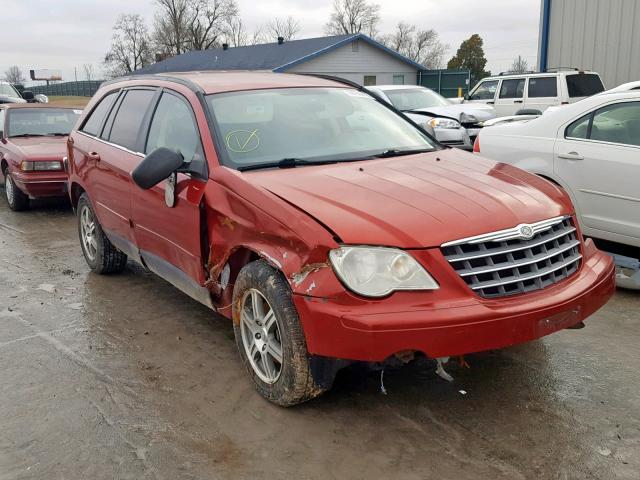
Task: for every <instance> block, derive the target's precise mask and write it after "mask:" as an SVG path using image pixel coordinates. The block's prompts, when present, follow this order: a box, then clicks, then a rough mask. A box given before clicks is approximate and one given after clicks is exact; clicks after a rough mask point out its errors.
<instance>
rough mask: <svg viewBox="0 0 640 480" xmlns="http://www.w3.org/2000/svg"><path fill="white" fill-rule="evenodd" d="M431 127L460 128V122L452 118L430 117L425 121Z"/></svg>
mask: <svg viewBox="0 0 640 480" xmlns="http://www.w3.org/2000/svg"><path fill="white" fill-rule="evenodd" d="M427 124H428V125H429V126H431V128H446V129H453V130H457V129H458V128H460V122H457V121H456V120H453V119H451V118H432V119H431V120H429V121H428V122H427Z"/></svg>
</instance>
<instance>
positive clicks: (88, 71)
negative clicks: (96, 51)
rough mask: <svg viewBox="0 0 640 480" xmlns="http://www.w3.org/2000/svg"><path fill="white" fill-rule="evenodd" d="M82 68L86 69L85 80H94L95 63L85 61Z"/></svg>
mask: <svg viewBox="0 0 640 480" xmlns="http://www.w3.org/2000/svg"><path fill="white" fill-rule="evenodd" d="M82 70H84V78H85V80H88V81H91V80H93V65H91V64H90V63H85V64H84V65H82Z"/></svg>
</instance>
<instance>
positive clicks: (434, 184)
mask: <svg viewBox="0 0 640 480" xmlns="http://www.w3.org/2000/svg"><path fill="white" fill-rule="evenodd" d="M243 175H244V176H246V177H245V178H246V179H247V180H248V181H249V182H251V183H253V184H255V185H257V186H259V187H262V188H264V189H266V190H268V191H269V192H271V193H273V194H274V195H277V196H278V197H280V198H281V199H283V200H284V201H286V202H288V203H289V204H291V205H293V206H294V207H296V208H298V209H299V210H301V211H303V212H306V213H307V214H308V215H310V216H311V217H313V218H315V219H316V220H317V221H318V222H320V223H321V224H322V225H324V226H325V227H326V228H327V229H329V230H330V231H331V232H333V233H335V234H336V235H337V236H338V237H339V238H340V240H341V241H342V242H344V243H347V244H365V245H387V246H396V247H402V248H421V247H432V246H439V245H441V244H442V243H445V242H447V241H451V240H457V239H461V238H466V237H470V236H473V235H478V234H481V233H488V232H492V231H496V230H502V229H505V228H510V227H514V226H516V225H518V224H519V223H532V222H536V221H539V220H544V219H547V218H552V217H556V216H559V215H563V214H567V213H570V212H571V206H570V203H568V202H567V200H566V196H565V195H564V194H563V193H562V192H561V191H560V190H559V189H557V188H556V187H554V186H553V185H552V184H551V183H549V182H546V181H544V180H542V179H539V178H538V177H535V176H533V175H531V174H529V173H527V172H525V171H523V170H520V169H517V168H515V167H512V166H510V165H506V164H501V163H496V162H493V161H489V160H486V159H483V158H481V157H478V156H474V155H472V154H469V153H466V152H462V151H458V150H455V149H451V150H440V151H436V152H433V153H426V154H419V155H411V156H406V157H396V158H388V159H379V160H371V161H363V162H355V163H340V164H334V165H324V166H307V167H298V168H296V169H295V170H292V169H286V170H282V169H281V170H275V169H274V170H262V171H255V172H245V173H244V174H243Z"/></svg>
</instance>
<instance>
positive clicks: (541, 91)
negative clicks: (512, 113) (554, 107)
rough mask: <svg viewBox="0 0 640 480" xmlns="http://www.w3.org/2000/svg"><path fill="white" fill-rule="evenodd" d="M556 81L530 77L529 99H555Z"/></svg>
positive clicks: (554, 78)
mask: <svg viewBox="0 0 640 480" xmlns="http://www.w3.org/2000/svg"><path fill="white" fill-rule="evenodd" d="M557 96H558V80H557V79H556V77H530V78H529V90H528V97H529V98H542V97H557Z"/></svg>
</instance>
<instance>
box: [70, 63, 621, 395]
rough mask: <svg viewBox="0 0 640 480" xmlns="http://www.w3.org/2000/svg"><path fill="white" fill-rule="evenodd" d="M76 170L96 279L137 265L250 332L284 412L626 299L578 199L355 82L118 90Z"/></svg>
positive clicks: (176, 84) (78, 143) (89, 117)
mask: <svg viewBox="0 0 640 480" xmlns="http://www.w3.org/2000/svg"><path fill="white" fill-rule="evenodd" d="M69 166H70V169H69V182H70V196H71V201H72V203H73V205H74V207H75V208H76V210H77V213H78V230H79V237H80V245H81V247H82V250H83V253H84V257H85V259H86V261H87V263H88V265H89V266H90V268H91V269H92V270H93V271H94V272H97V273H113V272H118V271H121V270H122V269H124V268H125V266H126V263H127V259H131V260H133V261H135V262H138V263H141V264H142V265H144V266H145V267H146V268H148V269H149V270H151V271H153V272H155V273H156V274H157V275H159V276H161V277H162V278H164V279H166V280H167V281H168V282H170V283H172V284H173V285H175V286H176V287H177V288H179V289H181V290H183V291H184V292H186V293H187V294H188V295H190V296H191V297H193V298H194V299H196V300H198V301H200V302H202V303H203V304H205V305H207V306H209V307H210V308H212V309H213V310H215V311H217V312H219V313H220V314H222V315H224V316H226V317H228V318H230V319H232V321H233V325H234V332H235V337H236V342H237V345H238V349H239V351H240V356H241V358H242V360H243V362H244V364H245V365H246V368H247V371H248V372H249V375H250V376H251V379H252V381H253V383H254V384H255V386H256V388H257V390H258V391H259V392H260V393H261V394H262V395H263V396H264V397H266V398H267V399H269V400H271V401H273V402H275V403H277V404H280V405H292V404H295V403H299V402H302V401H305V400H308V399H310V398H313V397H315V396H317V395H319V394H320V393H321V392H323V391H324V390H326V389H327V388H330V386H331V384H332V382H333V378H334V375H335V373H336V371H337V369H339V368H340V367H342V366H344V365H345V364H347V363H348V362H352V361H365V362H374V363H384V362H386V361H388V360H390V359H394V358H395V359H399V360H407V359H409V358H412V357H413V356H415V355H426V356H429V357H431V358H440V357H448V356H452V355H462V354H465V353H470V352H477V351H481V350H487V349H495V348H501V347H506V346H509V345H514V344H517V343H521V342H526V341H530V340H534V339H537V338H540V337H542V336H544V335H548V334H550V333H553V332H556V331H558V330H561V329H564V328H567V327H572V326H576V325H579V324H581V322H582V320H584V319H585V318H587V317H588V316H590V315H591V314H593V313H594V312H595V311H596V310H598V309H599V308H600V307H601V306H602V305H603V304H604V303H605V302H606V301H607V300H608V299H609V297H610V296H611V295H612V294H613V291H614V267H613V263H612V260H611V258H610V257H609V256H607V255H605V254H603V253H602V252H600V251H598V250H597V249H596V248H595V247H594V245H593V243H592V242H591V241H590V240H586V241H585V240H584V239H583V237H582V234H581V233H580V229H579V226H578V223H577V221H576V218H575V210H574V208H573V205H572V204H571V201H570V200H569V197H568V196H567V194H566V193H565V192H564V191H563V190H561V189H559V188H558V187H556V186H555V185H553V184H552V183H550V182H548V181H546V180H544V179H541V178H539V177H536V176H534V175H532V174H530V173H527V172H525V171H523V170H519V169H517V168H514V167H511V166H509V165H504V164H500V163H496V162H493V161H490V160H484V159H481V158H476V157H474V156H473V155H472V154H471V153H467V152H463V151H461V150H456V149H449V148H444V147H443V146H441V145H440V144H438V142H437V141H436V140H434V139H433V138H432V137H430V136H429V135H428V134H427V132H425V131H424V130H422V129H421V128H420V127H418V126H417V125H416V124H415V123H413V122H412V121H411V120H410V119H409V118H407V117H405V116H404V115H402V114H401V113H400V112H398V111H397V110H395V109H394V108H393V107H392V106H391V105H389V104H387V103H385V102H383V101H381V100H379V99H378V98H377V97H373V96H371V95H370V94H368V93H367V92H366V91H365V90H364V89H362V87H359V86H357V85H355V84H351V83H349V82H346V81H344V80H339V79H329V78H317V77H313V76H299V75H287V74H275V73H247V72H235V73H231V72H229V73H216V72H202V73H182V74H167V75H162V76H138V77H131V78H127V79H120V80H116V81H113V82H109V83H106V84H103V86H102V88H101V89H100V90H99V91H98V92H97V94H96V95H95V97H94V98H93V100H92V101H91V103H90V104H89V105H88V107H87V109H86V113H85V114H84V115H83V117H82V118H81V119H80V121H79V122H78V125H77V128H76V129H74V130H73V132H72V133H71V135H70V137H69ZM123 294H126V292H123ZM158 321H162V319H158ZM441 361H444V359H441ZM221 387H222V388H223V386H221Z"/></svg>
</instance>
